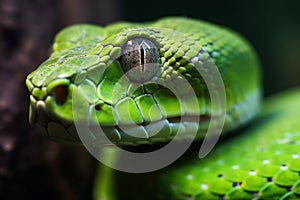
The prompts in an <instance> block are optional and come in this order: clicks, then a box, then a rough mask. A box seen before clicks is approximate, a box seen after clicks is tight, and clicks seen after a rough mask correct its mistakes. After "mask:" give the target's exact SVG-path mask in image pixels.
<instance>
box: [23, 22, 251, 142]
mask: <svg viewBox="0 0 300 200" xmlns="http://www.w3.org/2000/svg"><path fill="white" fill-rule="evenodd" d="M158 23H161V24H155V23H154V24H153V25H152V26H150V25H147V26H144V25H137V24H128V23H119V24H114V25H111V26H108V27H104V28H103V27H98V26H93V25H75V26H71V27H68V28H66V29H64V30H62V31H61V32H60V33H59V34H58V35H57V37H56V39H55V43H54V45H53V53H52V54H51V56H50V57H49V59H47V60H46V61H45V62H44V63H42V64H41V65H40V66H39V67H38V68H37V69H36V70H35V71H34V72H32V73H31V74H30V75H28V77H27V80H26V85H27V87H28V89H29V92H30V93H31V95H30V102H31V103H30V122H31V124H32V125H33V127H34V128H36V129H37V130H38V132H42V133H44V135H46V136H47V137H49V138H51V139H53V140H56V141H70V142H72V143H74V142H78V143H81V141H80V138H79V136H78V131H77V126H76V124H77V125H78V124H84V125H85V126H87V127H88V129H87V130H86V132H88V133H85V134H87V135H92V137H93V138H94V140H95V141H96V140H101V139H99V138H100V136H99V135H98V131H95V130H94V127H96V126H99V125H100V126H101V128H103V130H104V132H105V134H106V135H107V137H108V138H109V139H110V140H111V141H113V142H114V143H118V144H125V145H128V144H129V145H137V144H145V143H147V144H148V143H155V142H157V141H169V140H170V139H172V138H173V137H174V135H175V134H176V133H177V132H178V130H182V132H184V133H189V132H195V131H196V132H197V131H198V132H199V130H200V129H201V130H200V131H202V130H206V129H207V126H208V122H207V121H208V120H204V121H203V122H202V123H201V128H199V116H201V117H204V118H205V119H209V118H210V117H211V113H212V110H213V108H212V107H211V101H210V93H209V91H208V88H207V86H206V84H205V82H204V80H203V77H202V75H203V74H204V75H207V76H208V79H209V80H212V81H214V83H213V84H212V85H214V87H216V90H217V89H218V86H216V84H215V83H216V82H215V80H216V76H215V75H214V74H213V73H211V72H210V71H209V69H210V68H212V67H211V65H213V64H215V61H217V62H219V63H220V64H222V65H224V67H220V68H219V70H221V73H223V71H224V73H225V75H224V77H226V76H228V74H226V72H227V71H226V70H225V69H226V68H225V65H226V64H227V63H229V64H231V63H230V62H231V61H230V62H225V61H224V59H222V58H220V59H219V57H220V55H221V53H224V54H225V53H227V54H228V52H225V51H224V52H222V51H220V50H219V49H220V45H221V44H223V43H220V45H219V46H217V45H216V49H214V48H213V47H214V46H212V41H210V40H207V39H205V38H204V39H202V36H201V35H200V36H199V38H198V39H197V38H195V37H196V36H195V35H191V34H184V33H182V32H180V31H176V28H174V27H173V28H172V29H167V28H164V27H165V26H167V25H168V24H169V23H170V22H164V21H161V22H158ZM183 23H186V22H185V21H183ZM203 31H208V32H209V31H211V32H214V31H215V32H216V28H214V27H212V28H211V30H210V29H207V30H206V29H205V30H203ZM217 33H218V32H217ZM221 33H223V32H222V31H221V32H220V34H221ZM197 37H198V36H197ZM198 41H200V42H198ZM227 49H228V48H227ZM226 51H227V50H226ZM245 51H246V50H245ZM218 59H219V61H218ZM243 59H244V58H243ZM247 59H248V58H247ZM247 59H245V62H248V60H247ZM249 59H250V60H251V59H253V58H249ZM229 60H230V59H229ZM249 63H250V64H251V62H249ZM217 71H218V70H217ZM201 72H202V73H203V74H201ZM249 74H250V73H249ZM235 78H239V77H238V76H233V80H232V81H231V80H229V79H228V81H227V83H226V84H227V85H228V88H231V89H232V91H234V87H235V86H233V85H234V84H233V83H234V82H238V81H237V80H235ZM249 84H252V83H251V82H250V83H249ZM251 87H252V86H251ZM232 91H230V92H231V93H229V94H234V92H232ZM243 98H244V97H243ZM245 98H246V97H245ZM231 99H234V98H232V97H231ZM236 103H238V102H235V101H232V102H231V105H229V104H228V105H229V107H230V108H231V107H232V105H234V104H236ZM218 109H219V108H217V110H218ZM128 130H129V131H128ZM185 135H188V134H185ZM187 137H188V136H187ZM201 137H202V136H201Z"/></svg>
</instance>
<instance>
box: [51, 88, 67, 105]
mask: <svg viewBox="0 0 300 200" xmlns="http://www.w3.org/2000/svg"><path fill="white" fill-rule="evenodd" d="M68 94H69V89H68V86H65V85H58V86H55V87H54V88H53V90H52V95H53V97H54V100H55V102H56V103H57V104H58V105H62V104H64V103H65V102H66V100H67V97H68Z"/></svg>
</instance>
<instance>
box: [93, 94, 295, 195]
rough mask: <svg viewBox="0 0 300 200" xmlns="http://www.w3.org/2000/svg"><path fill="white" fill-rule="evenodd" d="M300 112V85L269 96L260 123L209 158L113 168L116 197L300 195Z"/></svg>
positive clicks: (229, 139)
mask: <svg viewBox="0 0 300 200" xmlns="http://www.w3.org/2000/svg"><path fill="white" fill-rule="evenodd" d="M299 111H300V89H297V90H293V91H290V92H289V93H285V94H281V95H280V96H277V97H273V98H272V99H269V100H268V101H267V102H266V103H265V104H264V109H263V111H262V113H261V115H260V116H259V117H258V118H257V119H256V121H255V123H252V124H250V126H249V127H247V129H244V132H242V133H239V135H238V136H237V135H233V136H229V137H226V138H225V139H224V140H223V141H222V142H220V143H219V144H217V146H216V147H215V148H214V149H213V151H212V152H211V153H210V154H209V155H208V156H207V157H205V158H204V159H198V158H197V156H196V155H194V154H193V153H192V155H189V154H188V155H187V158H183V161H179V162H178V163H175V164H173V165H172V166H170V167H168V168H166V169H163V170H161V171H159V172H153V173H148V174H139V175H136V174H126V173H121V172H114V173H116V174H115V175H112V177H111V178H113V179H114V180H115V182H116V183H115V185H116V186H117V187H116V188H117V189H116V190H115V191H114V193H115V194H118V195H117V197H116V199H172V200H173V199H174V200H177V199H178V200H202V199H205V200H223V199H236V200H239V199H256V200H258V199H264V200H271V199H281V200H286V199H300V189H299V187H300V123H299ZM196 146H197V144H196ZM114 173H112V174H114ZM97 181H99V182H100V183H99V184H96V186H99V185H101V182H102V181H103V180H101V179H100V177H99V178H98V179H97ZM128 185H130V187H128ZM99 188H100V190H101V187H99ZM95 189H97V188H95ZM138 191H140V192H138Z"/></svg>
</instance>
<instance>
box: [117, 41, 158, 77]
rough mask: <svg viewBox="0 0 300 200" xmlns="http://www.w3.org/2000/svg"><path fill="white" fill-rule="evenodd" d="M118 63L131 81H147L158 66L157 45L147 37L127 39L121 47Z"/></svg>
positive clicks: (153, 74)
mask: <svg viewBox="0 0 300 200" xmlns="http://www.w3.org/2000/svg"><path fill="white" fill-rule="evenodd" d="M120 64H121V66H122V68H123V70H124V72H125V73H126V76H127V77H128V78H129V79H130V80H131V81H133V82H138V83H144V82H146V81H149V80H150V79H151V78H153V76H155V74H156V73H157V71H158V70H159V68H160V57H159V51H158V47H157V46H156V45H155V44H154V42H152V41H151V40H149V39H147V38H133V39H131V40H128V41H127V42H126V44H125V45H124V46H123V48H122V53H121V57H120Z"/></svg>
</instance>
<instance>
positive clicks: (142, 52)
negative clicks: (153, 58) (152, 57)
mask: <svg viewBox="0 0 300 200" xmlns="http://www.w3.org/2000/svg"><path fill="white" fill-rule="evenodd" d="M144 53H145V51H144V49H143V47H141V48H140V54H141V65H142V71H144V64H145V54H144Z"/></svg>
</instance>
